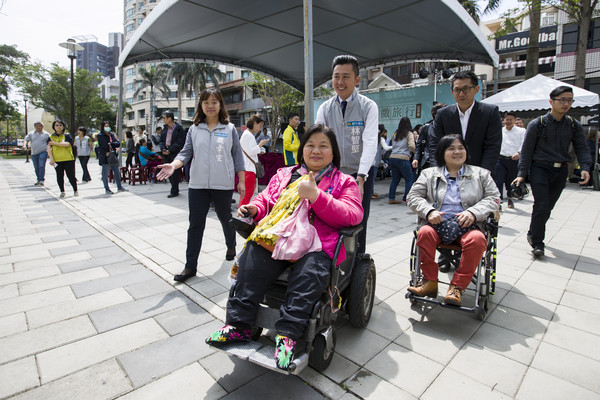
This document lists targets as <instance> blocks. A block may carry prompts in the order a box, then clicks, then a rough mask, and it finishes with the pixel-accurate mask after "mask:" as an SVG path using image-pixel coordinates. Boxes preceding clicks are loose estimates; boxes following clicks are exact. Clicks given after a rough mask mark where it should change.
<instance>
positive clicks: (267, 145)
mask: <svg viewBox="0 0 600 400" xmlns="http://www.w3.org/2000/svg"><path fill="white" fill-rule="evenodd" d="M265 139H266V140H267V142H266V143H265V144H263V146H262V147H263V148H264V149H265V153H268V152H269V151H270V150H271V146H272V145H273V142H272V141H271V137H270V136H269V131H268V129H267V128H263V129H262V133H261V134H260V135H258V137H257V138H256V144H259V143H260V142H262V141H263V140H265Z"/></svg>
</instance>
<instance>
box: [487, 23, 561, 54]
mask: <svg viewBox="0 0 600 400" xmlns="http://www.w3.org/2000/svg"><path fill="white" fill-rule="evenodd" d="M556 27H557V26H556V25H553V26H547V27H544V28H540V35H539V39H540V47H554V46H556ZM528 45H529V31H522V32H515V33H510V34H508V35H505V36H500V37H499V38H498V39H497V40H496V52H497V53H498V54H503V53H514V52H517V51H521V50H527V46H528Z"/></svg>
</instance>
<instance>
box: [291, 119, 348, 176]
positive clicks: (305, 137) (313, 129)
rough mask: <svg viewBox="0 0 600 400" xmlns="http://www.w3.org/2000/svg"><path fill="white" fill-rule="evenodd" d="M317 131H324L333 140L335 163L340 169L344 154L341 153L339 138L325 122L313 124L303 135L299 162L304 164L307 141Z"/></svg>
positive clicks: (332, 147)
mask: <svg viewBox="0 0 600 400" xmlns="http://www.w3.org/2000/svg"><path fill="white" fill-rule="evenodd" d="M315 133H324V134H325V136H327V137H328V138H329V141H330V142H331V149H332V150H333V161H332V162H333V165H335V167H336V168H337V169H340V162H341V160H342V156H341V154H340V147H339V146H338V142H337V138H336V137H335V133H333V131H332V130H331V128H330V127H328V126H327V125H323V124H312V125H311V126H309V127H308V129H307V130H306V132H304V135H302V140H301V141H300V147H298V156H297V157H298V164H302V163H303V162H304V157H303V155H304V154H303V153H304V146H305V145H306V142H308V139H310V137H311V136H312V135H314V134H315Z"/></svg>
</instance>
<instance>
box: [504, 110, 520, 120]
mask: <svg viewBox="0 0 600 400" xmlns="http://www.w3.org/2000/svg"><path fill="white" fill-rule="evenodd" d="M509 115H512V116H513V117H515V119H516V118H517V115H516V114H515V113H514V112H512V111H509V112H507V113H506V114H504V118H506V117H508V116H509Z"/></svg>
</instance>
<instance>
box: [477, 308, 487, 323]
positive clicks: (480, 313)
mask: <svg viewBox="0 0 600 400" xmlns="http://www.w3.org/2000/svg"><path fill="white" fill-rule="evenodd" d="M475 314H476V315H477V319H478V320H480V321H483V320H484V319H485V314H486V311H485V308H483V307H482V306H479V307H477V310H475Z"/></svg>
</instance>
